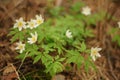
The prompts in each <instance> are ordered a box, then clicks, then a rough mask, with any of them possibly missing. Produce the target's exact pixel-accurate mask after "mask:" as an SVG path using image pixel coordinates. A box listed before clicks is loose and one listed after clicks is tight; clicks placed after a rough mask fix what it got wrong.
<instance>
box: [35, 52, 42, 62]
mask: <svg viewBox="0 0 120 80" xmlns="http://www.w3.org/2000/svg"><path fill="white" fill-rule="evenodd" d="M40 59H41V55H40V54H39V55H37V56H36V57H35V58H34V62H33V63H36V62H38V61H39V60H40Z"/></svg>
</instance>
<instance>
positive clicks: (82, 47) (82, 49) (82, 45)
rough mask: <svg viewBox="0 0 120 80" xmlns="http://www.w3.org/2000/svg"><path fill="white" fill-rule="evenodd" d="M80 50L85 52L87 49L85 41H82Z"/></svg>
mask: <svg viewBox="0 0 120 80" xmlns="http://www.w3.org/2000/svg"><path fill="white" fill-rule="evenodd" d="M80 51H81V52H85V51H86V45H85V43H84V42H82V44H81V48H80Z"/></svg>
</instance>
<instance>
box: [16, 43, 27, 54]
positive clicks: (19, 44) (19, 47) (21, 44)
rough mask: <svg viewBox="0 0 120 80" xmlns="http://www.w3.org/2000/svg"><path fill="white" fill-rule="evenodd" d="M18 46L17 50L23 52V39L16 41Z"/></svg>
mask: <svg viewBox="0 0 120 80" xmlns="http://www.w3.org/2000/svg"><path fill="white" fill-rule="evenodd" d="M16 45H17V47H16V48H15V49H16V50H20V53H22V52H23V51H24V50H25V44H23V43H22V42H21V41H20V42H18V43H16Z"/></svg>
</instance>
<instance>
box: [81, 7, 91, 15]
mask: <svg viewBox="0 0 120 80" xmlns="http://www.w3.org/2000/svg"><path fill="white" fill-rule="evenodd" d="M82 14H84V15H86V16H87V15H90V14H91V8H90V7H88V6H86V7H83V8H82Z"/></svg>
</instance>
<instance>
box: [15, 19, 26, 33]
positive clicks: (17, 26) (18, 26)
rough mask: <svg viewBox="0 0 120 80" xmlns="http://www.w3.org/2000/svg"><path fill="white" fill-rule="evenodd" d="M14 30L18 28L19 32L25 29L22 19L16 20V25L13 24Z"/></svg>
mask: <svg viewBox="0 0 120 80" xmlns="http://www.w3.org/2000/svg"><path fill="white" fill-rule="evenodd" d="M14 28H18V29H19V31H21V30H22V29H23V28H24V29H25V28H26V22H25V21H23V18H22V17H21V18H20V19H18V20H16V23H15V24H14Z"/></svg>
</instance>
